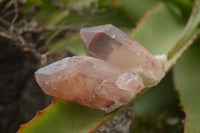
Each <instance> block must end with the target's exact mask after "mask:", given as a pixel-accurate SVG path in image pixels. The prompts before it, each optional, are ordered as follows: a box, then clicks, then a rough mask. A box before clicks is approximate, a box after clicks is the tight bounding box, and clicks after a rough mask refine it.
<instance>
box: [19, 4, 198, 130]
mask: <svg viewBox="0 0 200 133" xmlns="http://www.w3.org/2000/svg"><path fill="white" fill-rule="evenodd" d="M136 8H137V7H136ZM194 16H195V15H194ZM182 20H183V19H182V18H181V13H180V12H177V10H171V9H170V10H169V9H168V8H167V7H166V6H165V5H164V4H162V3H161V4H159V5H157V6H156V7H155V8H153V10H152V11H151V12H149V13H148V14H147V15H146V17H145V18H144V19H143V21H142V22H141V23H140V24H139V25H138V27H137V28H136V29H135V31H134V34H133V37H134V39H136V40H138V41H139V42H141V43H142V44H144V45H145V47H147V48H148V49H149V50H150V51H151V52H152V53H153V54H167V53H168V52H169V50H170V49H171V48H172V47H173V45H174V44H175V42H176V41H177V40H178V38H179V36H180V34H181V33H182V31H183V30H184V26H185V24H184V22H183V21H182ZM188 25H189V24H188ZM184 43H185V42H184ZM167 62H168V64H170V65H172V64H171V63H172V62H171V61H167ZM147 90H148V89H146V90H145V91H143V92H142V94H143V93H145V92H146V91H147ZM133 100H134V99H133ZM133 100H132V101H131V102H133ZM131 102H130V103H131ZM130 103H129V104H130ZM126 106H128V104H127V105H125V106H124V107H123V108H121V109H119V110H116V111H115V112H113V113H110V114H106V113H104V112H101V111H97V110H93V109H88V108H86V107H83V106H81V105H77V104H72V103H71V102H68V101H64V102H61V101H60V100H59V101H56V102H55V103H53V104H52V105H50V106H49V107H48V108H47V109H46V111H44V112H43V113H42V114H41V115H38V116H37V117H35V118H34V119H33V120H32V122H30V123H29V124H27V125H26V126H22V128H21V129H20V130H19V132H20V133H32V132H34V133H35V132H37V133H40V132H41V133H43V132H44V131H47V130H48V129H49V130H48V132H58V131H61V132H64V131H65V132H68V133H70V132H71V133H73V132H76V133H78V132H88V131H91V132H92V131H94V130H95V129H97V128H98V127H99V126H100V125H102V124H103V123H105V122H106V121H107V120H108V119H109V118H111V117H113V116H114V115H116V114H117V113H118V112H120V111H121V110H122V109H124V108H125V107H126ZM89 110H91V111H89ZM79 119H80V120H79ZM60 121H61V122H60ZM38 123H42V124H38ZM53 125H54V128H51V126H53ZM72 125H73V126H72ZM70 129H73V130H70Z"/></svg>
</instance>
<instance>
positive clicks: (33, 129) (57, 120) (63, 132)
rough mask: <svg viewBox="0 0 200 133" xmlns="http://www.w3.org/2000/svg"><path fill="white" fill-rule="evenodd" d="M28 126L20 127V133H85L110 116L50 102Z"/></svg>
mask: <svg viewBox="0 0 200 133" xmlns="http://www.w3.org/2000/svg"><path fill="white" fill-rule="evenodd" d="M36 116H37V117H35V118H34V119H33V120H32V121H31V124H30V125H29V126H25V125H22V126H21V127H23V126H25V127H23V128H21V129H20V130H19V131H18V132H21V133H87V132H89V131H92V128H95V127H96V126H97V125H96V123H97V122H98V123H101V121H104V120H106V119H109V118H110V117H111V116H112V114H110V115H107V114H106V113H105V112H102V111H98V110H94V109H90V108H87V107H84V106H81V105H78V104H74V103H71V102H68V101H66V100H56V101H55V102H52V105H50V106H49V107H48V108H47V109H46V111H45V112H43V113H37V115H36Z"/></svg>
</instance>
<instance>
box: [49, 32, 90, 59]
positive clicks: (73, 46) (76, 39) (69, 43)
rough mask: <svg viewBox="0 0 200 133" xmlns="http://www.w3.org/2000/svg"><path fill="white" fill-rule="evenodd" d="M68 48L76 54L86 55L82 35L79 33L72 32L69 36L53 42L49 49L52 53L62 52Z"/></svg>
mask: <svg viewBox="0 0 200 133" xmlns="http://www.w3.org/2000/svg"><path fill="white" fill-rule="evenodd" d="M65 49H67V50H69V51H71V52H72V53H74V55H78V56H84V55H86V54H85V51H84V48H83V46H82V44H81V37H80V35H79V34H78V33H75V34H72V35H71V36H70V37H68V38H63V39H60V40H58V41H56V42H54V43H52V44H51V46H50V49H49V51H50V52H51V53H61V52H64V50H65Z"/></svg>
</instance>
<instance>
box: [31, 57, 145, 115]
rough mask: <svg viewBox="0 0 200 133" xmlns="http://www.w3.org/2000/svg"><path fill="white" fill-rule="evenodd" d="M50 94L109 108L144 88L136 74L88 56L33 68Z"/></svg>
mask: <svg viewBox="0 0 200 133" xmlns="http://www.w3.org/2000/svg"><path fill="white" fill-rule="evenodd" d="M35 77H36V81H37V82H38V84H39V85H40V87H41V88H42V89H43V91H44V92H46V93H47V94H49V95H52V96H55V97H57V98H61V99H65V100H69V101H72V102H75V103H79V104H82V105H85V106H88V107H91V108H95V109H100V110H104V111H106V112H111V111H113V110H114V109H116V108H118V107H120V106H122V105H124V104H126V103H128V102H129V101H130V100H131V99H132V98H134V97H135V96H136V95H137V94H138V93H139V92H140V91H141V90H142V89H143V88H144V86H143V81H142V79H141V77H140V76H139V75H137V74H136V73H133V72H130V71H129V70H125V69H121V68H119V67H117V66H114V65H112V64H110V63H107V62H105V61H103V60H100V59H96V58H93V57H88V56H83V57H81V56H74V57H68V58H64V59H63V60H60V61H57V62H55V63H53V64H50V65H47V66H45V67H43V68H40V69H39V70H37V71H36V72H35Z"/></svg>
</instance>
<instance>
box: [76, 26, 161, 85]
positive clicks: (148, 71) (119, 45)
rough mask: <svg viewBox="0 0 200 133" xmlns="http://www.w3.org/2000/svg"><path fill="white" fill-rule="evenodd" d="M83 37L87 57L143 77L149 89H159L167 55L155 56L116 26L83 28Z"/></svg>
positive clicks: (81, 32)
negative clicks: (103, 61)
mask: <svg viewBox="0 0 200 133" xmlns="http://www.w3.org/2000/svg"><path fill="white" fill-rule="evenodd" d="M80 34H81V37H82V42H83V46H84V48H85V51H86V53H87V55H89V56H93V57H96V58H99V59H103V60H105V61H107V62H109V63H111V64H114V65H117V66H119V67H122V68H125V69H129V70H131V71H132V72H134V73H137V74H139V75H140V76H141V77H142V79H143V82H144V85H145V87H151V86H155V85H156V84H158V83H159V81H160V80H161V79H162V78H163V77H164V74H165V69H164V63H165V61H164V60H165V56H153V55H152V54H151V53H150V52H149V51H148V50H147V49H146V48H144V47H143V46H142V45H141V44H139V43H138V42H137V41H135V40H133V39H132V38H131V37H129V36H128V35H126V34H125V33H124V32H122V31H120V30H119V29H118V28H116V27H115V26H113V25H111V24H108V25H102V26H95V27H89V28H83V29H81V31H80Z"/></svg>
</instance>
